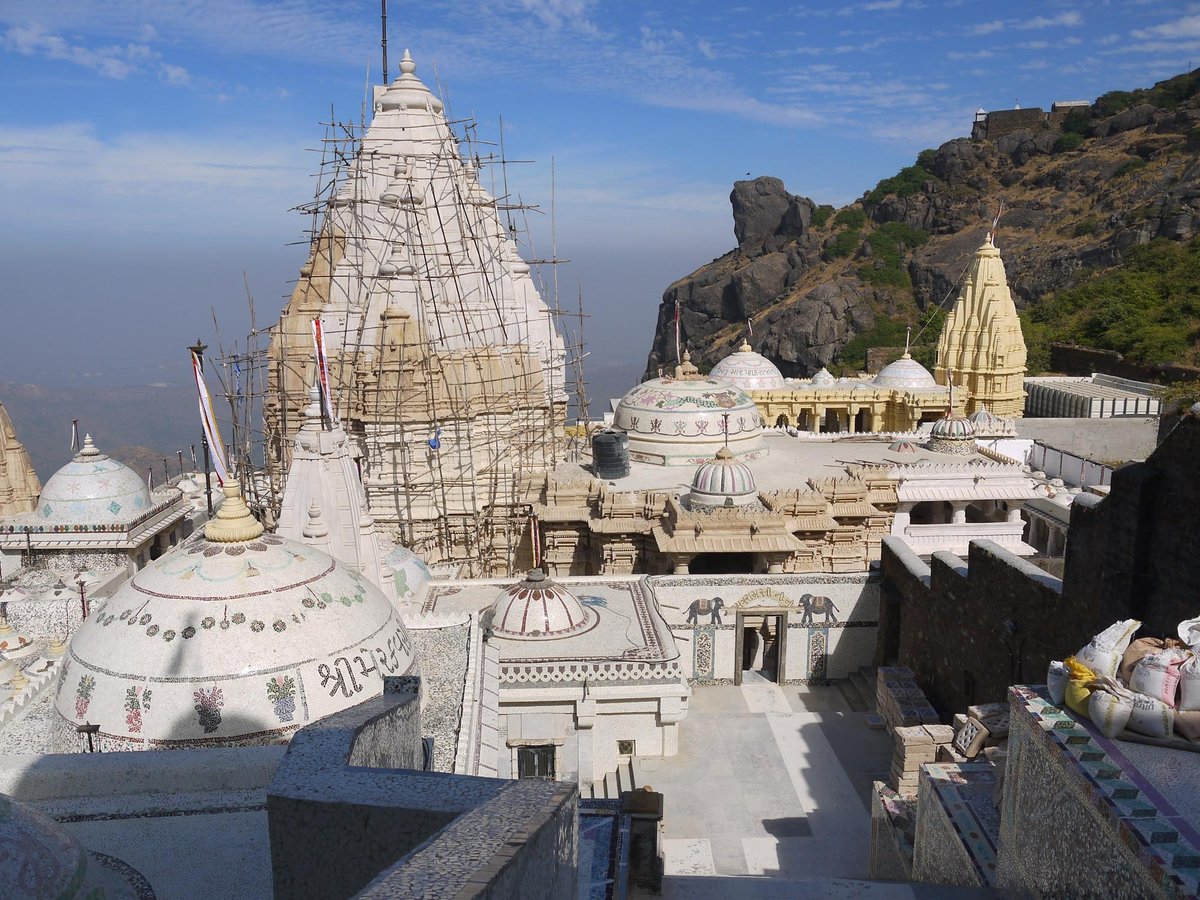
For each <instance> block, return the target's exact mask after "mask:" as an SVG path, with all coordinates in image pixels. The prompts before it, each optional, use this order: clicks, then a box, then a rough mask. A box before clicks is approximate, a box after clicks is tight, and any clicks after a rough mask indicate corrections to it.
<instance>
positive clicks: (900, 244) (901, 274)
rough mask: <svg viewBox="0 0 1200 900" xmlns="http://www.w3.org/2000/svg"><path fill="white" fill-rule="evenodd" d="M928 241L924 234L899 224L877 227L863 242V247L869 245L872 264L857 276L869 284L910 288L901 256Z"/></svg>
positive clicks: (916, 229) (919, 230)
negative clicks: (865, 243)
mask: <svg viewBox="0 0 1200 900" xmlns="http://www.w3.org/2000/svg"><path fill="white" fill-rule="evenodd" d="M928 240H929V234H928V232H925V231H922V230H921V229H919V228H913V227H911V226H909V225H906V224H904V223H903V222H887V223H886V224H883V225H880V226H879V227H878V228H876V229H875V230H874V231H873V232H872V233H871V234H870V236H869V237H868V238H867V243H868V244H870V245H871V258H872V259H873V260H875V263H873V264H872V265H868V266H863V267H862V268H860V269H859V270H858V276H859V277H860V278H861V279H862V280H863V281H867V282H870V283H871V284H882V285H889V286H891V287H900V288H909V287H912V281H911V280H910V279H909V277H908V272H906V271H905V269H904V265H903V263H904V254H905V253H906V252H908V251H909V250H912V249H914V248H916V247H920V246H921V245H922V244H924V243H925V242H926V241H928ZM880 263H882V265H880Z"/></svg>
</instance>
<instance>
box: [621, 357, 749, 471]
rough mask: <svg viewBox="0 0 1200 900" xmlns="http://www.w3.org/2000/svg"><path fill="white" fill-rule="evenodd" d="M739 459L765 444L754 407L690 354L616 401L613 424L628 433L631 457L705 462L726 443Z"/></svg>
mask: <svg viewBox="0 0 1200 900" xmlns="http://www.w3.org/2000/svg"><path fill="white" fill-rule="evenodd" d="M727 422H728V429H729V435H728V445H729V450H730V452H731V453H732V454H733V455H734V456H735V457H737V458H739V459H755V458H757V457H758V456H762V455H765V454H766V452H767V450H766V446H765V445H764V443H763V437H762V417H761V416H760V415H759V412H758V407H757V406H755V405H754V401H753V400H751V399H750V398H749V397H748V396H747V395H746V393H745V391H743V390H741V389H740V388H737V387H734V386H733V385H731V384H729V383H728V382H725V381H720V380H718V379H716V378H706V377H705V376H703V375H700V374H699V373H698V372H697V370H696V367H695V366H693V365H692V364H691V358H690V354H688V353H687V352H686V351H685V352H684V354H683V363H682V364H681V365H679V366H677V367H676V369H675V377H674V378H670V377H666V378H652V379H650V380H649V381H643V382H642V383H641V384H639V385H638V386H637V387H635V388H634V389H633V390H631V391H630V392H629V393H627V394H626V395H625V396H624V397H622V398H621V401H620V403H618V404H617V409H616V412H615V413H614V415H613V425H614V427H616V428H619V429H621V430H622V431H624V432H625V433H627V434H628V435H629V458H630V459H632V460H636V461H638V462H645V463H653V464H655V465H660V466H696V465H700V464H701V463H705V462H708V461H709V460H710V459H712V458H713V455H714V454H715V453H716V452H717V450H719V449H720V448H721V447H723V446H725V444H726V435H725V428H726V423H727Z"/></svg>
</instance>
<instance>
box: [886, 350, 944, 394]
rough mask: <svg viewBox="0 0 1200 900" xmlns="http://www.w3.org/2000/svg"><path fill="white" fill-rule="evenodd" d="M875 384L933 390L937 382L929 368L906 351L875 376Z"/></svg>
mask: <svg viewBox="0 0 1200 900" xmlns="http://www.w3.org/2000/svg"><path fill="white" fill-rule="evenodd" d="M873 383H874V384H876V385H878V386H879V387H889V388H908V389H909V390H918V391H920V390H932V389H936V388H937V386H938V385H937V382H936V381H934V380H933V376H932V375H930V374H929V370H928V369H926V368H925V367H924V366H923V365H921V364H920V363H919V362H917V361H916V360H915V359H913V358H912V357H911V356H909V355H908V354H907V353H905V354H904V355H903V356H901V357H900V358H899V359H897V360H896V361H894V362H890V363H888V364H887V365H886V366H884V367H883V369H881V370H880V372H879V374H878V375H876V376H875V379H874V382H873Z"/></svg>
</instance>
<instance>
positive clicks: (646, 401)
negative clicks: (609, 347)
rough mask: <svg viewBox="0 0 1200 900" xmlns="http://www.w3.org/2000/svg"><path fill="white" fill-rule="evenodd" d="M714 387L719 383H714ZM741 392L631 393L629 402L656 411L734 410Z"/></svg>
mask: <svg viewBox="0 0 1200 900" xmlns="http://www.w3.org/2000/svg"><path fill="white" fill-rule="evenodd" d="M712 383H713V384H714V385H715V384H717V382H715V381H714V382H712ZM739 394H740V391H733V390H723V391H704V392H703V393H700V394H677V393H676V392H674V391H669V390H653V389H651V390H645V391H635V392H631V393H630V394H629V395H628V397H627V400H628V401H629V402H630V403H638V404H642V405H645V406H652V407H654V408H655V409H683V408H684V407H688V406H694V407H696V408H697V409H733V408H734V407H735V406H737V405H738V402H739V400H740V399H741V398H739V396H738V395H739Z"/></svg>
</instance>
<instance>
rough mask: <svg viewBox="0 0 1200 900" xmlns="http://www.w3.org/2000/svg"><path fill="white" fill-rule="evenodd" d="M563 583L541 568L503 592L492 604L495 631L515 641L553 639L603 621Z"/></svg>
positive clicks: (578, 632) (493, 630) (499, 635)
mask: <svg viewBox="0 0 1200 900" xmlns="http://www.w3.org/2000/svg"><path fill="white" fill-rule="evenodd" d="M599 621H600V619H599V617H598V616H597V615H596V613H595V612H594V611H593V610H591V609H588V608H587V607H585V606H583V605H582V604H581V603H580V602H579V601H578V600H577V599H575V595H574V594H572V593H571V592H570V591H568V590H567V589H566V588H564V587H563V586H562V585H561V584H558V583H557V582H554V581H551V580H550V579H549V578H547V577H546V573H545V572H543V571H542V570H541V569H530V571H529V574H528V575H526V576H525V580H524V581H519V582H517V583H516V584H514V585H512V586H511V587H507V588H505V589H504V590H503V591H501V593H500V596H499V597H497V598H496V601H495V602H494V603H493V604H492V633H493V634H495V635H496V636H497V637H502V638H509V639H512V640H535V639H536V640H552V639H554V638H563V637H569V636H570V635H574V634H581V633H583V632H585V631H590V630H591V629H592V628H594V627H595V626H596V624H597V622H599Z"/></svg>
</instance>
